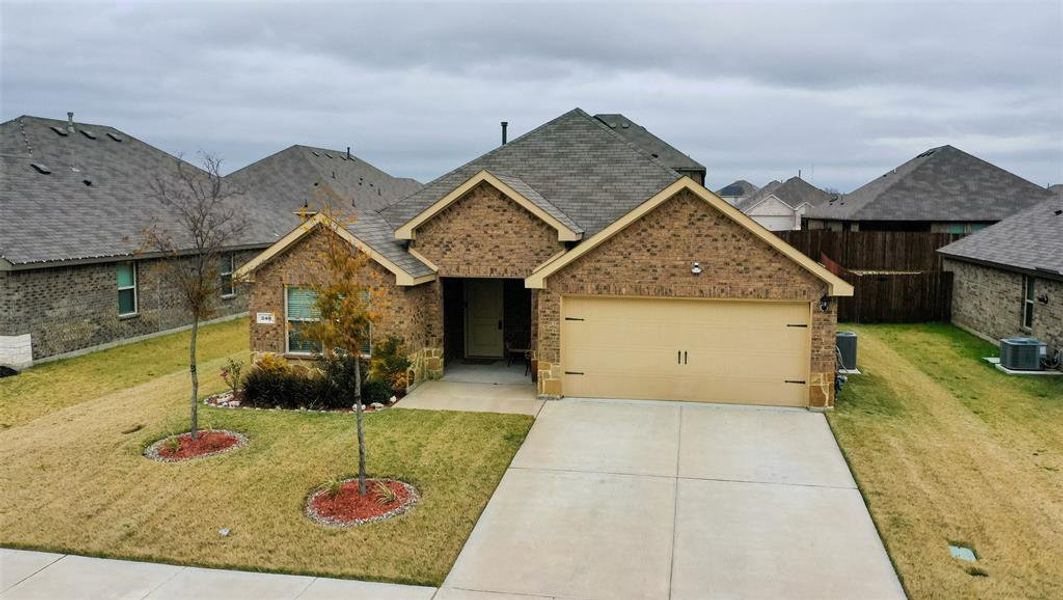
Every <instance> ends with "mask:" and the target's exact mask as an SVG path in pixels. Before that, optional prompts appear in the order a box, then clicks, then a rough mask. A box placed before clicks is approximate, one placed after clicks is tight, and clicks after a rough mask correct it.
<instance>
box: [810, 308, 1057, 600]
mask: <svg viewBox="0 0 1063 600" xmlns="http://www.w3.org/2000/svg"><path fill="white" fill-rule="evenodd" d="M847 328H848V327H847ZM852 329H853V330H855V331H857V332H858V334H859V335H860V356H859V367H860V370H861V371H862V372H863V373H864V374H863V375H856V376H851V377H850V378H849V383H848V385H847V386H846V387H845V389H844V390H843V391H842V393H841V394H840V395H839V397H838V399H837V405H836V410H835V411H834V412H833V413H831V414H829V415H828V420H829V422H830V424H831V427H832V429H833V431H834V433H835V436H836V437H837V439H838V443H839V445H840V446H841V448H842V450H843V452H844V454H845V456H846V459H847V460H848V461H849V464H850V467H851V468H852V470H853V474H854V476H855V477H856V480H857V483H858V485H859V486H860V490H861V493H862V494H863V496H864V498H865V500H866V502H867V504H868V508H869V509H870V511H871V515H872V518H873V519H874V520H875V523H876V525H877V527H878V528H879V531H880V532H881V534H882V536H883V541H884V542H885V545H886V548H887V550H888V551H889V553H890V557H891V559H892V560H893V562H894V564H895V565H896V567H897V570H898V573H899V575H900V576H901V579H902V581H903V583H904V585H905V588H906V590H907V591H908V593H909V595H910V596H911V597H913V598H967V597H978V598H1015V597H1022V598H1058V597H1063V548H1061V547H1060V545H1059V544H1058V540H1059V539H1063V478H1061V477H1060V476H1059V473H1060V469H1061V468H1063V426H1061V423H1063V378H1051V377H1019V376H1010V375H1007V374H1005V373H1002V372H1000V371H998V370H997V369H995V368H993V367H992V366H991V365H989V364H987V363H986V362H985V361H983V360H982V357H984V356H995V355H996V354H997V350H996V348H995V347H994V346H993V345H992V344H989V343H986V342H985V341H983V340H981V339H979V338H977V337H975V336H972V335H970V334H968V333H966V332H964V331H962V330H960V329H958V328H955V327H952V326H949V325H941V324H929V325H860V326H854V327H852ZM952 540H963V541H964V543H965V544H966V545H968V546H971V547H974V548H977V549H978V564H977V565H975V566H972V565H970V564H969V563H964V562H963V561H959V560H956V559H953V558H951V556H950V555H949V552H948V543H949V542H950V541H952Z"/></svg>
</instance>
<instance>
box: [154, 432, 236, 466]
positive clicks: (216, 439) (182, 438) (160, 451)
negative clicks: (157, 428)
mask: <svg viewBox="0 0 1063 600" xmlns="http://www.w3.org/2000/svg"><path fill="white" fill-rule="evenodd" d="M173 439H177V440H178V446H177V447H176V448H174V447H173V446H172V442H171V441H170V440H173ZM245 445H247V438H246V437H245V436H244V435H242V434H239V433H236V432H235V431H228V430H225V429H204V430H200V431H199V432H198V434H197V436H196V439H194V440H193V439H192V434H191V433H180V434H177V435H176V436H174V435H171V436H167V437H164V438H162V439H161V440H159V441H157V442H155V443H154V444H152V445H150V446H148V448H147V450H145V451H144V456H146V457H148V458H150V459H152V460H157V461H159V462H182V461H186V460H193V459H196V458H205V457H207V456H214V455H216V454H222V453H225V452H231V451H233V450H236V449H237V448H241V447H243V446H245Z"/></svg>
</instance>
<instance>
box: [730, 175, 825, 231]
mask: <svg viewBox="0 0 1063 600" xmlns="http://www.w3.org/2000/svg"><path fill="white" fill-rule="evenodd" d="M830 198H831V197H830V195H829V194H827V192H824V191H823V190H821V189H819V188H818V187H816V186H814V185H812V184H811V183H808V182H807V181H805V180H804V179H801V178H800V177H791V178H790V179H787V180H786V181H785V182H784V183H780V182H778V181H772V182H771V183H769V184H768V185H766V186H764V187H762V188H760V189H759V190H757V191H756V192H754V193H753V194H751V195H749V196H747V197H745V198H743V199H742V200H740V201H739V202H738V204H736V205H735V207H736V208H738V210H740V211H742V212H744V213H745V214H747V215H749V216H750V217H752V218H753V220H754V221H756V222H757V223H760V224H761V225H763V226H764V228H765V229H769V230H771V231H788V230H795V229H801V216H802V215H804V214H805V212H806V211H808V210H809V209H811V208H812V207H814V206H820V205H822V204H824V203H826V202H828V201H830Z"/></svg>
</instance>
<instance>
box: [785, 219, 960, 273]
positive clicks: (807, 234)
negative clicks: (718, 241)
mask: <svg viewBox="0 0 1063 600" xmlns="http://www.w3.org/2000/svg"><path fill="white" fill-rule="evenodd" d="M776 234H777V235H778V236H779V237H780V238H782V239H783V240H785V241H786V243H788V244H790V245H791V246H793V247H795V248H797V249H798V250H800V251H801V252H803V253H804V254H805V255H806V256H809V257H811V258H814V259H816V260H819V257H820V256H828V257H830V258H831V259H832V260H834V261H835V262H837V263H839V264H841V265H843V266H844V267H845V268H846V269H849V270H867V271H940V270H941V255H940V254H938V253H937V252H936V250H937V249H938V248H940V247H942V246H945V245H947V244H950V243H952V242H954V241H956V240H958V239H960V238H961V237H963V236H962V235H959V234H954V233H931V232H908V231H827V230H823V229H805V230H801V231H777V232H776Z"/></svg>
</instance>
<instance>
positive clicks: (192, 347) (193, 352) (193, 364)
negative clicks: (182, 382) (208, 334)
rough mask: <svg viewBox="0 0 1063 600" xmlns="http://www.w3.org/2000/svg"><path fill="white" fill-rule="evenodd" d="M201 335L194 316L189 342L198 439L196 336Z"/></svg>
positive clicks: (195, 435)
mask: <svg viewBox="0 0 1063 600" xmlns="http://www.w3.org/2000/svg"><path fill="white" fill-rule="evenodd" d="M198 335H199V318H198V317H193V318H192V341H191V342H189V344H188V373H189V374H190V375H191V376H192V398H191V406H192V439H193V440H194V439H196V437H197V435H198V431H199V402H198V401H197V400H196V398H197V397H198V396H199V373H198V372H196V337H197V336H198Z"/></svg>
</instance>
